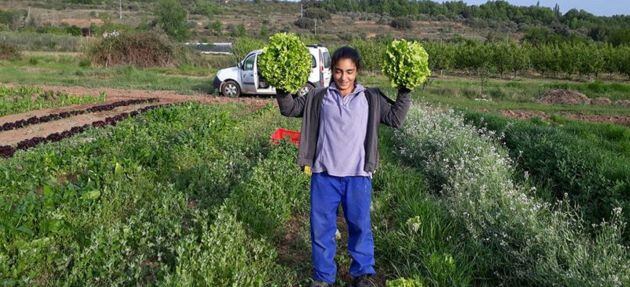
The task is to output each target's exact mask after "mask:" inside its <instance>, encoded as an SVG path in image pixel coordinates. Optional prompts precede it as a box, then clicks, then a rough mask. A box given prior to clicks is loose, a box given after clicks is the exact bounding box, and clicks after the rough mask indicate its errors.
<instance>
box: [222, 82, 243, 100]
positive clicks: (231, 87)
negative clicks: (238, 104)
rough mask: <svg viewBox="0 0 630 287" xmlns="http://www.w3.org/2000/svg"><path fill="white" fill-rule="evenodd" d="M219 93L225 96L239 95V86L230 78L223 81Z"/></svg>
mask: <svg viewBox="0 0 630 287" xmlns="http://www.w3.org/2000/svg"><path fill="white" fill-rule="evenodd" d="M221 94H222V95H224V96H226V97H230V98H236V97H238V96H240V95H241V87H239V86H238V84H237V83H236V82H234V81H232V80H228V81H225V83H223V85H222V86H221Z"/></svg>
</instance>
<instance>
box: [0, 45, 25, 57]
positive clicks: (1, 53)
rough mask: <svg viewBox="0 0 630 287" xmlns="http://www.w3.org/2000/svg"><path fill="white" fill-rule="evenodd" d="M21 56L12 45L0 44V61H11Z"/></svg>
mask: <svg viewBox="0 0 630 287" xmlns="http://www.w3.org/2000/svg"><path fill="white" fill-rule="evenodd" d="M20 56H21V54H20V51H19V50H18V48H17V47H16V46H14V45H10V44H6V43H0V60H13V59H18V58H20Z"/></svg>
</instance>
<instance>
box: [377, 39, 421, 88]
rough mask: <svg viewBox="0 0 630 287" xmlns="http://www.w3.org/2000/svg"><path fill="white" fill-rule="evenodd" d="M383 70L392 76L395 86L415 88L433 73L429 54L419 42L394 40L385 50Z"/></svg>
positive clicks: (388, 75)
mask: <svg viewBox="0 0 630 287" xmlns="http://www.w3.org/2000/svg"><path fill="white" fill-rule="evenodd" d="M382 71H383V73H384V74H385V75H386V76H387V77H389V78H390V80H391V82H392V86H393V87H394V88H398V87H406V88H408V89H413V88H415V87H417V86H419V85H420V84H422V83H424V82H425V81H426V79H427V77H428V76H430V75H431V70H429V54H427V52H426V51H425V50H424V48H423V47H422V46H421V45H420V43H418V42H409V41H407V40H404V39H403V40H394V41H392V42H391V43H390V44H389V45H388V46H387V50H386V51H385V59H384V60H383V66H382Z"/></svg>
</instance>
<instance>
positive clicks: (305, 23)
mask: <svg viewBox="0 0 630 287" xmlns="http://www.w3.org/2000/svg"><path fill="white" fill-rule="evenodd" d="M293 24H295V26H298V27H300V28H302V29H309V30H310V29H313V28H315V20H313V19H311V18H306V17H301V18H299V19H297V20H296V21H295V22H293Z"/></svg>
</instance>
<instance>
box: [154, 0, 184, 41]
mask: <svg viewBox="0 0 630 287" xmlns="http://www.w3.org/2000/svg"><path fill="white" fill-rule="evenodd" d="M155 14H156V16H157V21H158V24H159V25H160V27H162V29H164V31H165V32H166V34H168V35H169V36H171V37H172V38H173V39H176V40H179V41H182V40H186V39H188V37H189V36H190V31H189V30H188V27H187V23H186V11H185V10H184V8H183V7H182V5H181V4H180V1H176V0H160V2H158V6H157V11H156V13H155Z"/></svg>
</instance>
